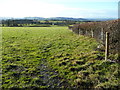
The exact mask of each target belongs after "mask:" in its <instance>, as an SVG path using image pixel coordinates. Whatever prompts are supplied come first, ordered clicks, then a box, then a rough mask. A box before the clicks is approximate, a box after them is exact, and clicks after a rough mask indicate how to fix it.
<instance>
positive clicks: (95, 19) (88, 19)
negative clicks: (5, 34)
mask: <svg viewBox="0 0 120 90" xmlns="http://www.w3.org/2000/svg"><path fill="white" fill-rule="evenodd" d="M7 19H28V20H56V21H57V20H59V21H63V20H71V21H107V20H115V18H71V17H51V18H43V17H23V18H12V17H0V20H7Z"/></svg>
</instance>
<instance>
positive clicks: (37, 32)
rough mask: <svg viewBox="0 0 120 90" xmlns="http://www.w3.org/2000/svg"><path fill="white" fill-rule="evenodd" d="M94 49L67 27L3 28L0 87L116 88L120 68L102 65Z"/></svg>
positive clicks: (90, 41) (90, 42) (100, 54)
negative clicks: (0, 83)
mask: <svg viewBox="0 0 120 90" xmlns="http://www.w3.org/2000/svg"><path fill="white" fill-rule="evenodd" d="M97 45H98V43H97V42H96V41H95V40H94V39H93V38H90V37H84V36H79V35H76V34H74V33H73V32H71V31H69V30H68V29H67V27H3V28H2V48H3V52H2V73H3V74H2V87H3V88H33V87H37V88H47V87H49V88H50V87H62V88H64V87H79V88H87V87H91V88H117V87H119V86H120V83H119V81H120V76H119V73H120V71H119V70H118V67H119V66H120V65H119V64H118V63H113V62H109V61H105V60H104V58H103V57H104V52H100V51H96V50H95V49H96V47H97ZM44 69H45V70H46V71H45V70H44ZM50 78H51V79H50ZM56 78H60V79H59V80H60V81H59V82H58V83H62V85H57V83H56V82H55V80H58V79H56ZM47 79H48V80H47ZM64 83H65V84H64ZM66 84H67V85H66Z"/></svg>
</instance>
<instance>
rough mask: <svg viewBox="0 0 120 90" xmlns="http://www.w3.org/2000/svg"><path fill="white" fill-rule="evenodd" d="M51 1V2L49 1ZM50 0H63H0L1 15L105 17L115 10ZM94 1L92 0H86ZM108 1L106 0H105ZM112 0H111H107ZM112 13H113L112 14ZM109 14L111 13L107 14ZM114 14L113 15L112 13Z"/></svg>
mask: <svg viewBox="0 0 120 90" xmlns="http://www.w3.org/2000/svg"><path fill="white" fill-rule="evenodd" d="M48 1H49V2H50V1H51V3H49V2H48ZM52 1H58V2H62V1H63V0H60V1H59V0H2V2H1V3H0V9H1V14H0V16H1V17H28V16H31V17H34V16H38V17H61V16H63V17H65V16H66V17H85V18H86V17H103V16H104V17H105V16H107V14H108V13H109V14H110V12H114V13H115V14H116V15H117V13H116V12H117V11H115V10H113V11H112V10H107V9H104V10H103V9H97V8H96V9H95V8H89V7H86V8H82V7H76V8H75V7H70V6H66V5H65V4H59V3H52ZM77 1H79V2H80V1H83V0H69V1H68V0H64V1H63V2H77ZM84 1H85V0H84ZM87 1H94V0H87ZM101 1H103V0H101ZM105 1H108V0H105ZM109 1H113V0H109ZM112 15H113V14H112ZM108 16H111V15H108ZM114 16H115V15H114Z"/></svg>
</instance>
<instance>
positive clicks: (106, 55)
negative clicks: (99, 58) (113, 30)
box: [105, 32, 109, 60]
mask: <svg viewBox="0 0 120 90" xmlns="http://www.w3.org/2000/svg"><path fill="white" fill-rule="evenodd" d="M108 56H109V33H108V32H106V44H105V60H107V59H108Z"/></svg>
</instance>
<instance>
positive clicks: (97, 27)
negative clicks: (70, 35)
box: [69, 19, 120, 58]
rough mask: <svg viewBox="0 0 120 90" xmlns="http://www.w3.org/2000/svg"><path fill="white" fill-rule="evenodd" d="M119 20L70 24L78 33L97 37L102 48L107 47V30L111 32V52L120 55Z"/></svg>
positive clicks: (71, 28)
mask: <svg viewBox="0 0 120 90" xmlns="http://www.w3.org/2000/svg"><path fill="white" fill-rule="evenodd" d="M119 20H120V19H117V20H111V21H103V22H87V23H84V24H76V25H74V26H69V29H70V30H72V31H73V32H74V33H76V34H78V35H84V36H88V37H92V38H95V39H96V40H97V41H98V42H100V48H101V47H102V48H104V49H105V42H106V32H108V33H109V34H110V38H109V42H110V43H109V49H110V54H114V55H115V54H118V58H119V57H120V48H119V47H120V36H119V35H120V29H119V25H118V24H119V23H118V22H119Z"/></svg>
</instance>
